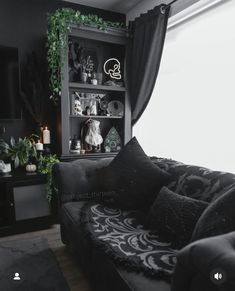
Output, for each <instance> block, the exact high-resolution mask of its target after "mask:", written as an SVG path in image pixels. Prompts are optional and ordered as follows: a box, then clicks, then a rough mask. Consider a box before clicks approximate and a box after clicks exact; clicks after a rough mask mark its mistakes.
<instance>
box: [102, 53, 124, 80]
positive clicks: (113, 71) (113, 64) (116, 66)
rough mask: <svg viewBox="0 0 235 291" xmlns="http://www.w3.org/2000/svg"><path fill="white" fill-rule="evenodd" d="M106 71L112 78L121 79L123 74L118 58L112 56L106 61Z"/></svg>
mask: <svg viewBox="0 0 235 291" xmlns="http://www.w3.org/2000/svg"><path fill="white" fill-rule="evenodd" d="M104 72H105V74H106V75H109V76H110V77H111V78H112V79H116V80H120V79H121V78H122V75H121V64H120V62H119V60H118V59H116V58H110V59H108V60H107V61H106V62H105V63H104Z"/></svg>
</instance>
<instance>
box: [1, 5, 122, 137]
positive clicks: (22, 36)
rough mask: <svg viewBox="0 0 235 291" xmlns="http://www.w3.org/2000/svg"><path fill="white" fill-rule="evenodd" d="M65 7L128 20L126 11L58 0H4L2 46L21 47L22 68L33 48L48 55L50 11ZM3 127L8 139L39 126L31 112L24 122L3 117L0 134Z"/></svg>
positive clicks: (109, 17)
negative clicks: (36, 125) (120, 11)
mask: <svg viewBox="0 0 235 291" xmlns="http://www.w3.org/2000/svg"><path fill="white" fill-rule="evenodd" d="M62 7H71V8H74V9H78V10H80V11H81V12H82V13H84V14H88V13H91V14H98V15H99V16H101V17H103V18H104V19H105V20H112V21H119V22H125V15H123V14H119V13H113V12H109V11H104V10H101V9H95V8H91V7H86V6H82V5H76V4H72V3H65V2H62V1H58V0H0V45H5V46H13V47H18V48H19V56H20V63H21V68H22V67H23V66H24V63H25V61H26V56H27V54H28V53H31V52H32V51H36V52H37V53H38V54H39V56H41V57H43V58H44V59H45V58H46V50H45V41H46V30H47V13H48V12H53V11H55V10H56V9H58V8H62ZM48 96H49V94H48ZM52 110H53V109H52ZM1 126H4V127H5V128H6V133H5V134H4V135H2V137H3V138H5V139H9V137H10V136H15V137H16V138H17V137H18V136H24V135H28V134H29V133H31V132H32V131H34V128H35V124H34V122H33V121H32V120H31V118H30V117H29V115H28V114H27V113H24V118H23V120H20V121H19V120H17V121H14V120H11V121H4V120H0V137H1Z"/></svg>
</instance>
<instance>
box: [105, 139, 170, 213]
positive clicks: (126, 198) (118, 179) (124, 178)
mask: <svg viewBox="0 0 235 291" xmlns="http://www.w3.org/2000/svg"><path fill="white" fill-rule="evenodd" d="M105 176H106V182H107V187H108V189H109V190H114V191H116V193H117V197H116V199H115V201H116V203H117V206H118V207H120V208H122V209H136V210H147V209H149V207H150V206H151V204H152V202H153V201H154V199H155V197H156V195H157V194H158V192H159V190H160V189H161V187H162V186H164V185H166V184H167V183H168V182H169V179H170V175H169V174H168V173H166V172H165V171H163V170H161V169H160V168H159V167H158V166H156V165H154V163H153V162H152V161H151V160H150V158H149V157H148V156H147V155H146V154H145V153H144V151H143V149H142V148H141V146H140V145H139V143H138V141H137V139H136V138H135V137H134V138H132V139H131V140H130V141H129V142H128V143H127V144H126V146H125V147H124V148H123V149H122V150H121V151H120V152H119V154H118V155H117V156H116V157H115V158H114V159H113V161H112V162H111V163H110V164H109V165H108V167H107V168H106V173H105Z"/></svg>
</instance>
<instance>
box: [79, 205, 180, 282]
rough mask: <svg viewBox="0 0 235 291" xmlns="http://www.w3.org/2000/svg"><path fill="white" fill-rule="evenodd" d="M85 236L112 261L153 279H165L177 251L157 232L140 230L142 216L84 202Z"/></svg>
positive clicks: (83, 222) (170, 272)
mask: <svg viewBox="0 0 235 291" xmlns="http://www.w3.org/2000/svg"><path fill="white" fill-rule="evenodd" d="M81 223H82V225H84V228H85V230H86V233H87V236H88V237H89V239H91V240H92V241H93V242H95V244H96V245H97V246H99V247H100V248H102V249H103V250H104V252H105V253H106V254H107V255H108V256H109V257H111V258H112V259H113V260H114V261H115V262H117V263H119V264H121V265H122V266H125V267H126V268H128V269H131V270H134V271H137V272H141V271H142V272H144V273H145V274H146V275H150V276H154V277H157V278H159V277H163V276H169V275H171V274H172V272H173V269H174V266H175V264H176V253H177V249H176V248H174V246H173V245H172V244H171V242H167V241H165V240H164V239H162V238H160V237H159V234H158V233H157V232H155V231H154V232H153V231H150V230H146V229H144V226H143V224H144V215H143V214H142V213H141V212H139V211H122V210H120V209H117V208H115V209H113V208H110V207H107V206H105V205H103V204H97V203H87V204H85V205H84V208H83V210H82V215H81Z"/></svg>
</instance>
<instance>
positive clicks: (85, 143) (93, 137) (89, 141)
mask: <svg viewBox="0 0 235 291" xmlns="http://www.w3.org/2000/svg"><path fill="white" fill-rule="evenodd" d="M81 138H82V149H84V150H85V151H86V152H95V153H99V152H100V151H101V144H102V142H103V138H102V136H101V133H100V121H98V120H95V119H91V118H89V119H87V120H86V121H85V122H84V124H83V126H82V128H81Z"/></svg>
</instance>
